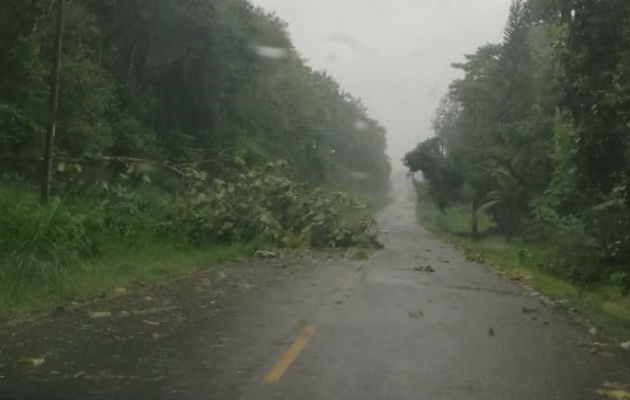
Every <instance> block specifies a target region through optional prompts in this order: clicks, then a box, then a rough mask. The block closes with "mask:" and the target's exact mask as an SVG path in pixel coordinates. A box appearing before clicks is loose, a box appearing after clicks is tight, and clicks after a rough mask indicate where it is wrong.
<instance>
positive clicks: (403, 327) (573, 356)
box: [181, 179, 629, 400]
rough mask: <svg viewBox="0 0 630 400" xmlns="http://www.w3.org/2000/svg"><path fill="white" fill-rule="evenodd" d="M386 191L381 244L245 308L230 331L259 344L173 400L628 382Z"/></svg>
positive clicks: (453, 392) (568, 392)
mask: <svg viewBox="0 0 630 400" xmlns="http://www.w3.org/2000/svg"><path fill="white" fill-rule="evenodd" d="M394 193H395V196H396V197H395V199H394V201H393V202H392V203H390V204H389V205H388V206H387V207H386V208H385V209H384V210H383V211H382V212H381V213H380V214H379V216H378V222H379V227H380V229H381V231H382V232H383V237H384V241H385V248H384V249H382V250H379V251H377V252H375V253H374V254H373V256H372V257H371V258H370V259H369V260H367V261H365V262H362V263H358V264H357V265H354V266H350V267H349V266H347V265H345V266H340V267H338V268H336V267H335V266H334V265H331V266H328V267H327V268H326V267H322V268H319V271H318V272H317V273H314V274H312V275H311V276H310V277H306V278H304V279H303V280H301V281H299V282H295V284H293V285H291V287H285V288H282V290H278V291H276V290H272V291H268V292H267V293H263V294H261V296H260V297H259V298H257V299H254V300H252V301H250V302H247V303H245V304H244V305H243V307H242V308H241V309H240V310H238V314H239V315H240V316H241V318H240V319H239V322H236V323H235V324H234V325H233V326H230V327H229V329H230V331H231V332H232V333H231V335H229V336H230V337H232V338H236V337H247V336H248V335H251V336H252V337H254V338H255V339H252V340H250V341H249V343H248V341H247V339H244V340H243V341H242V342H240V343H235V344H234V345H233V346H231V347H229V348H225V349H222V351H220V352H217V353H218V354H215V355H214V356H213V358H215V357H216V356H217V355H218V360H219V361H220V364H221V365H223V367H222V368H219V369H218V370H217V371H215V374H214V375H213V376H212V377H211V378H210V379H207V377H203V376H202V377H197V378H198V379H200V380H199V381H195V382H192V383H187V384H183V385H181V387H182V388H188V390H184V391H183V392H182V394H183V397H182V398H186V399H199V398H216V399H218V398H221V399H223V398H224V399H247V400H254V399H261V400H262V399H304V400H306V399H347V400H350V399H357V400H358V399H361V400H363V399H393V400H404V399H432V400H439V399H444V400H446V399H458V400H460V399H484V400H492V399H497V400H499V399H500V400H507V399H549V400H550V399H567V400H568V399H571V400H579V399H593V398H596V397H597V396H596V395H595V390H596V389H597V388H598V387H601V385H602V384H603V382H604V381H607V380H608V381H610V380H615V378H617V379H627V377H628V376H629V375H628V371H627V369H623V371H622V368H621V364H618V363H617V362H618V360H617V359H614V357H605V356H598V355H593V354H590V353H589V352H588V351H587V350H586V349H581V348H579V347H578V346H577V343H579V342H580V341H582V340H589V339H588V338H585V337H584V334H583V333H582V331H581V330H580V329H578V328H577V327H576V326H574V325H573V324H571V323H570V322H568V321H565V320H564V319H563V318H561V317H560V316H559V315H554V313H553V312H552V311H550V310H547V309H545V307H544V306H543V305H542V304H541V303H540V302H539V301H538V300H537V299H536V298H533V297H531V296H530V293H529V292H528V291H526V290H525V289H524V288H522V287H521V286H520V285H519V284H517V283H514V282H511V281H509V280H504V279H500V278H498V277H496V276H495V275H493V274H492V273H491V272H490V271H488V270H487V269H486V268H485V267H484V266H481V265H478V264H473V263H470V262H467V261H466V260H464V259H463V257H462V255H461V254H460V252H459V251H458V250H456V249H454V248H453V247H452V246H450V245H447V244H444V243H442V242H441V241H439V240H438V239H436V238H435V237H434V236H433V235H432V234H430V233H428V232H426V231H425V230H424V229H423V228H421V227H420V226H419V225H418V224H417V223H416V217H415V201H416V200H415V195H414V191H413V188H412V186H411V184H410V182H409V181H406V180H402V179H398V180H397V181H395V186H394ZM426 265H431V266H432V268H433V269H434V272H424V271H416V270H414V267H417V266H426ZM523 307H527V308H530V309H534V308H536V309H537V310H538V311H537V312H533V313H527V314H524V313H523V312H522V309H523ZM235 332H239V333H235ZM492 333H494V335H492ZM590 340H592V339H590ZM278 343H280V344H281V345H280V346H274V344H278ZM295 343H297V345H296V344H295ZM296 347H297V348H296ZM299 350H301V351H299ZM296 351H299V353H298V354H295V353H296ZM291 361H292V362H291ZM287 363H289V365H288V367H287ZM285 367H286V370H285V369H284V368H285ZM279 370H280V371H279ZM283 371H284V372H283ZM282 372H283V373H282ZM270 375H271V376H270ZM193 387H196V388H200V389H201V390H200V391H199V390H190V391H189V389H190V388H193Z"/></svg>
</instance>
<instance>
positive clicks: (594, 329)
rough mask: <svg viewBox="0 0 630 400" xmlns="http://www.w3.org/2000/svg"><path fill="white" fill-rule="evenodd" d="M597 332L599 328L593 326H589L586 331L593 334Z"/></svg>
mask: <svg viewBox="0 0 630 400" xmlns="http://www.w3.org/2000/svg"><path fill="white" fill-rule="evenodd" d="M598 332H599V330H598V329H597V327H595V326H591V328H590V329H589V330H588V333H590V334H591V335H593V336H595V335H597V333H598Z"/></svg>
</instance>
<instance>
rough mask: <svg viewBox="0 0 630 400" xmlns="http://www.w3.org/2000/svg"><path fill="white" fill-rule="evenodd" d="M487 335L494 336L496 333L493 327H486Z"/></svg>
mask: <svg viewBox="0 0 630 400" xmlns="http://www.w3.org/2000/svg"><path fill="white" fill-rule="evenodd" d="M488 336H496V333H494V329H493V328H492V327H490V328H488Z"/></svg>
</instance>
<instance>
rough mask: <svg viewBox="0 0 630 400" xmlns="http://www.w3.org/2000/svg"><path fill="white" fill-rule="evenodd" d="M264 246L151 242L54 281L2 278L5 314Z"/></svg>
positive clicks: (0, 303) (0, 302) (0, 312)
mask: <svg viewBox="0 0 630 400" xmlns="http://www.w3.org/2000/svg"><path fill="white" fill-rule="evenodd" d="M261 247H264V246H263V243H261V242H259V241H251V242H246V243H235V244H230V245H213V246H209V247H205V248H198V247H192V246H176V245H173V244H168V243H146V244H144V245H141V246H136V247H135V248H133V249H127V250H124V251H120V250H119V251H117V252H108V255H107V256H106V257H98V258H94V259H88V260H83V261H81V262H80V263H79V264H78V265H77V266H76V268H73V269H72V270H71V271H67V272H64V273H63V275H62V276H59V277H57V279H55V280H54V283H53V282H51V283H50V284H39V285H21V286H20V287H19V288H16V289H12V288H11V287H5V285H3V284H2V283H0V317H2V318H10V317H14V316H18V315H22V314H27V313H32V312H37V311H43V310H49V309H52V308H54V307H56V306H59V305H64V304H68V303H70V302H71V301H77V302H81V301H85V300H88V299H92V298H94V297H96V296H98V295H99V294H101V293H107V292H110V291H111V290H113V289H114V288H117V287H128V286H131V285H134V284H147V283H151V282H154V281H158V280H163V279H166V278H169V277H173V276H176V275H182V274H186V273H189V272H192V271H195V270H199V269H203V268H211V267H212V266H216V265H217V264H219V263H222V262H225V261H230V260H234V259H236V258H239V257H242V256H245V255H249V254H251V253H252V252H253V251H254V250H256V249H259V248H261Z"/></svg>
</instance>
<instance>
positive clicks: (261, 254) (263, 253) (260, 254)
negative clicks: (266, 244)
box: [254, 250, 278, 258]
mask: <svg viewBox="0 0 630 400" xmlns="http://www.w3.org/2000/svg"><path fill="white" fill-rule="evenodd" d="M254 255H255V256H256V257H261V258H274V257H277V256H278V255H277V254H276V253H274V252H273V251H269V250H256V251H255V252H254Z"/></svg>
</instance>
